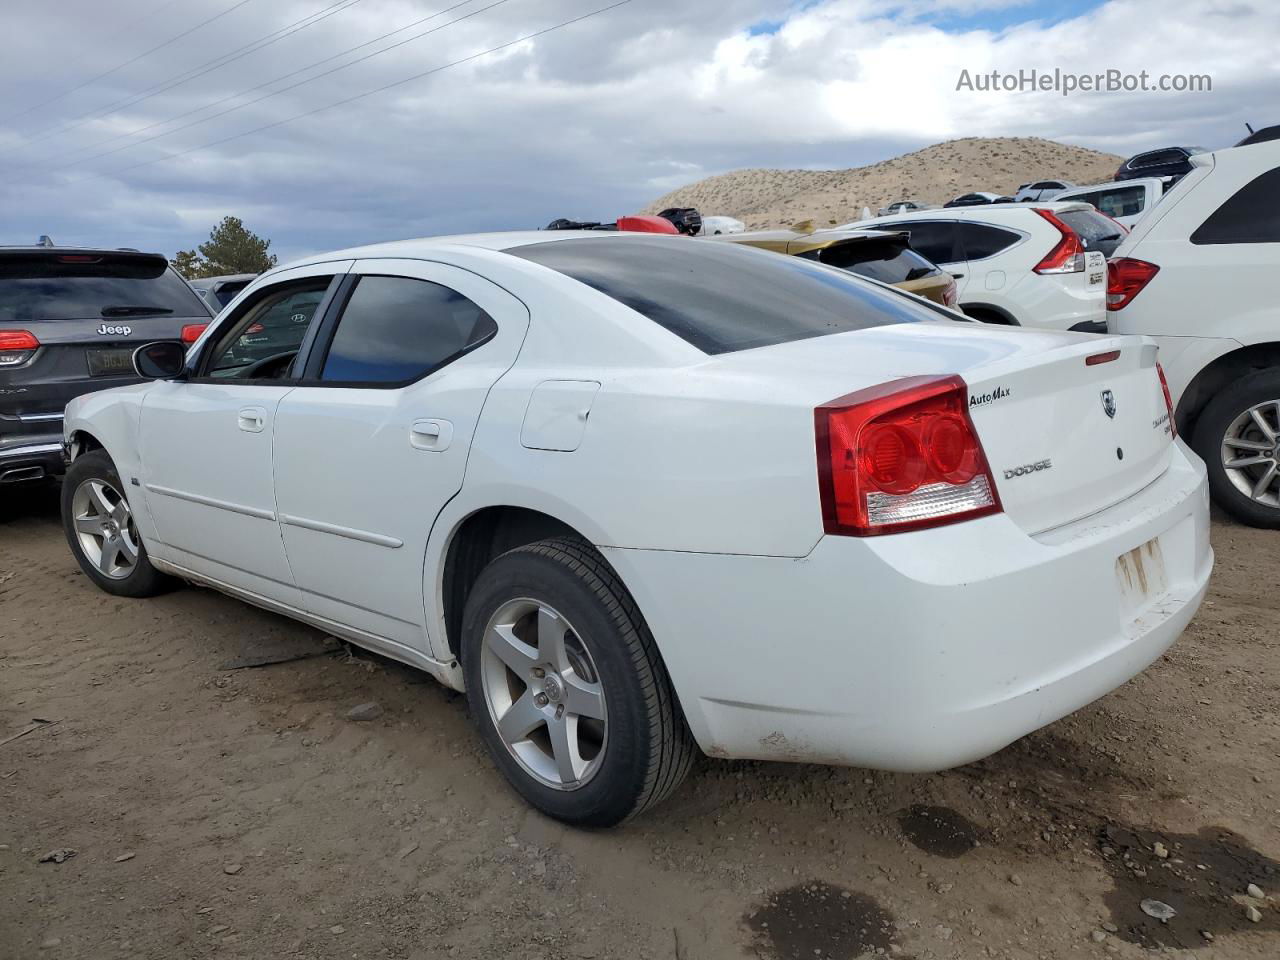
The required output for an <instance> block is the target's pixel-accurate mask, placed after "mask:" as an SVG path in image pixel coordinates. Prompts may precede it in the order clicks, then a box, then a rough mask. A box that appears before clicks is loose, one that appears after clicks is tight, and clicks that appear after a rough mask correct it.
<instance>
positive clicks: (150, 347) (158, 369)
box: [133, 340, 187, 380]
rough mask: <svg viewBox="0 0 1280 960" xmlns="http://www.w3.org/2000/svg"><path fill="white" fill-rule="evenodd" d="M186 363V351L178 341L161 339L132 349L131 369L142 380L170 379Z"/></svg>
mask: <svg viewBox="0 0 1280 960" xmlns="http://www.w3.org/2000/svg"><path fill="white" fill-rule="evenodd" d="M186 365H187V351H186V350H184V349H183V348H182V344H180V343H173V342H172V341H164V340H162V341H160V342H158V343H148V344H144V345H143V346H141V347H139V348H138V349H137V350H135V351H133V369H134V370H135V371H137V374H138V376H140V377H142V378H143V379H144V380H172V379H173V378H174V377H177V376H178V375H179V374H181V373H182V371H183V370H184V369H185V368H186Z"/></svg>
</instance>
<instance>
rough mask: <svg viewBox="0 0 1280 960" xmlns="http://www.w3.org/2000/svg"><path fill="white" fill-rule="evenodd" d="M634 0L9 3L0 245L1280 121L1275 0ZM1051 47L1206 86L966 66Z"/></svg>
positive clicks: (446, 218)
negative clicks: (1184, 3) (966, 142)
mask: <svg viewBox="0 0 1280 960" xmlns="http://www.w3.org/2000/svg"><path fill="white" fill-rule="evenodd" d="M616 3H617V0H463V2H460V0H113V2H111V3H102V2H100V0H59V2H58V3H19V2H16V0H0V28H3V29H2V31H0V32H2V35H3V36H4V37H5V38H6V56H5V57H4V58H3V60H2V61H0V244H11V243H30V242H34V241H35V239H36V237H37V236H39V235H40V234H48V235H50V236H51V237H53V239H54V241H55V242H56V243H58V244H62V245H72V244H77V245H79V244H84V245H103V246H112V247H114V246H129V247H137V248H141V249H147V250H156V251H159V252H162V253H165V254H166V255H170V256H172V254H173V253H174V252H175V251H177V250H179V249H189V248H192V247H194V246H196V245H197V244H198V243H200V242H202V241H203V240H205V239H207V237H208V233H209V230H210V229H211V228H212V226H213V225H214V224H215V223H216V222H217V221H219V220H220V219H221V218H222V217H223V216H224V215H227V214H232V215H235V216H238V217H240V218H241V219H243V220H244V221H245V223H246V225H247V226H248V227H249V228H250V229H252V230H254V231H255V232H257V233H259V234H260V235H262V236H264V237H268V238H270V239H271V241H272V248H271V249H272V251H273V252H275V253H277V254H279V256H280V257H281V260H282V262H283V261H287V260H288V259H290V258H293V257H298V256H302V255H306V254H309V253H313V252H316V251H321V250H328V249H336V248H340V247H346V246H352V245H356V244H362V243H371V242H377V241H382V240H392V239H401V238H405V237H414V236H430V235H437V234H446V233H460V232H470V231H476V230H491V229H524V228H530V227H538V226H543V225H545V224H546V223H547V222H548V221H550V220H552V219H554V218H556V217H571V218H575V219H600V220H612V219H614V218H616V217H617V216H618V215H620V214H625V213H629V212H634V211H636V210H638V209H640V208H641V207H643V206H644V205H645V204H647V203H649V202H650V201H652V200H654V199H656V198H657V197H658V196H660V195H662V194H663V193H665V192H667V191H668V190H670V189H673V188H674V187H677V186H680V185H682V184H684V183H688V182H691V181H693V180H697V179H699V178H701V177H705V176H709V175H712V174H716V173H723V172H726V171H729V170H734V169H739V168H743V167H804V168H814V169H816V168H840V167H850V166H860V165H862V164H866V163H873V162H875V161H878V160H883V159H887V158H889V157H892V156H896V155H898V154H901V153H904V152H908V151H911V150H916V149H919V148H921V147H924V146H927V145H929V144H931V143H937V142H939V141H942V140H948V139H953V138H957V137H986V136H1037V137H1048V138H1051V139H1055V140H1060V141H1063V142H1067V143H1073V144H1079V145H1082V146H1087V147H1093V148H1096V149H1099V150H1106V151H1109V152H1112V153H1118V154H1122V155H1126V156H1127V155H1130V154H1132V153H1135V152H1138V151H1139V150H1143V149H1149V148H1154V147H1158V146H1165V145H1169V144H1198V145H1203V146H1206V147H1208V148H1210V149H1212V148H1216V147H1222V146H1227V145H1230V144H1232V143H1235V142H1236V141H1237V140H1239V139H1240V137H1242V136H1243V135H1244V134H1245V123H1246V122H1250V123H1252V124H1253V125H1254V126H1262V125H1267V124H1271V123H1276V122H1280V116H1277V115H1275V113H1274V112H1272V113H1268V110H1270V111H1276V110H1277V109H1280V58H1277V57H1276V56H1275V51H1276V50H1277V49H1280V14H1278V13H1277V12H1276V9H1275V6H1274V4H1273V2H1272V0H1202V2H1201V3H1198V4H1196V6H1195V11H1194V13H1193V14H1192V13H1187V14H1185V15H1184V14H1178V13H1173V12H1171V11H1172V10H1173V9H1174V8H1172V7H1171V6H1170V4H1169V3H1168V2H1167V0H1105V2H1096V0H1082V2H1069V0H1059V2H1050V0H1029V2H1017V0H944V2H923V0H628V2H624V3H621V4H619V5H614V4H616ZM569 21H573V22H569ZM561 24H564V25H563V26H561ZM1031 69H1035V70H1038V71H1040V72H1042V73H1044V72H1049V73H1052V71H1054V70H1055V69H1058V70H1062V71H1068V72H1074V73H1100V72H1105V71H1107V70H1118V71H1122V72H1128V73H1135V74H1136V73H1138V72H1139V71H1142V70H1146V71H1148V72H1149V74H1150V75H1151V77H1152V78H1153V80H1154V78H1157V77H1159V76H1160V75H1162V74H1170V75H1172V74H1206V75H1208V76H1209V77H1211V80H1212V90H1211V91H1208V92H1181V93H1179V92H1160V91H1147V92H1137V91H1135V92H1090V93H1081V92H1076V93H1074V94H1072V95H1070V96H1063V95H1062V94H1061V93H1059V92H1053V91H1012V92H1004V91H997V92H992V91H989V90H987V91H984V90H978V89H957V86H958V83H959V80H960V78H961V76H962V71H968V75H969V76H970V77H974V76H976V75H979V74H983V73H989V72H990V71H991V70H1000V71H1003V72H1006V73H1016V72H1017V71H1019V70H1031ZM1048 173H1052V171H1048ZM725 212H731V211H716V210H704V211H703V213H704V214H715V213H725Z"/></svg>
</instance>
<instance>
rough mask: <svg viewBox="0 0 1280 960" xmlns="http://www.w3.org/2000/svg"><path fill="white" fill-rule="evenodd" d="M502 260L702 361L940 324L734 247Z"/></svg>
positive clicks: (896, 303)
mask: <svg viewBox="0 0 1280 960" xmlns="http://www.w3.org/2000/svg"><path fill="white" fill-rule="evenodd" d="M506 252H507V253H509V254H512V255H513V256H517V257H522V258H524V259H526V260H531V261H533V262H534V263H539V264H542V265H543V266H545V267H549V268H551V269H552V270H556V271H558V272H560V273H563V274H565V275H566V276H569V277H572V278H573V279H574V280H577V281H579V282H580V283H584V284H586V285H587V286H589V287H592V288H594V289H596V290H599V291H600V292H601V293H603V294H605V295H607V296H610V297H612V298H613V299H614V300H617V301H618V302H619V303H623V304H625V305H626V306H628V307H630V308H631V309H633V310H635V311H636V312H637V313H640V314H642V315H643V316H645V317H648V318H649V319H650V320H652V321H653V322H654V323H656V324H658V325H659V326H661V327H663V328H665V329H667V330H669V331H671V332H672V333H674V334H675V335H676V336H678V337H680V338H681V339H683V340H685V341H687V342H688V343H690V344H692V345H693V346H695V347H697V348H698V349H699V350H701V351H703V352H704V353H711V354H716V353H729V352H731V351H734V350H749V349H752V348H754V347H767V346H772V345H774V344H779V343H789V342H791V341H793V340H804V339H807V338H809V337H821V336H825V335H827V334H831V333H842V332H844V331H847V330H863V329H866V328H868V327H879V326H885V325H887V324H892V323H911V322H915V321H919V320H931V319H935V318H934V316H933V314H932V313H931V312H929V311H928V310H927V309H925V308H922V307H919V306H916V305H915V304H914V303H912V302H911V301H910V299H909V298H907V297H901V296H898V295H895V294H893V293H892V292H889V291H885V290H882V289H879V288H876V287H873V286H871V285H870V284H866V283H864V282H862V281H860V280H858V279H857V278H855V277H851V276H849V275H848V274H846V273H844V272H843V271H840V270H833V269H831V268H830V267H824V266H821V265H819V264H816V263H812V262H810V261H808V260H805V259H802V258H800V257H780V256H778V255H777V254H774V253H769V252H767V251H763V250H750V249H745V248H742V247H739V246H738V245H737V244H730V243H713V242H708V241H703V240H695V239H688V238H682V237H671V238H663V237H657V236H653V237H645V236H631V237H616V238H612V237H601V238H598V239H574V240H559V241H555V242H550V243H535V244H530V245H528V246H524V247H512V248H511V249H509V250H507V251H506Z"/></svg>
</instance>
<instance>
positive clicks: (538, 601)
mask: <svg viewBox="0 0 1280 960" xmlns="http://www.w3.org/2000/svg"><path fill="white" fill-rule="evenodd" d="M462 636H463V648H462V660H463V671H464V673H465V678H466V684H467V701H468V704H469V705H470V708H471V715H472V716H473V717H474V718H475V720H476V722H477V723H478V725H479V727H480V732H481V735H482V736H483V738H484V741H485V744H486V746H487V747H488V749H489V752H490V754H491V755H492V756H493V759H494V762H495V763H496V764H497V766H498V767H499V769H500V770H501V771H502V772H503V774H504V775H505V776H506V778H507V779H508V780H509V781H510V782H511V784H512V786H514V787H515V789H516V790H517V791H518V792H519V793H520V794H521V796H523V797H524V798H525V799H526V800H527V801H528V802H529V803H531V804H532V805H533V806H535V807H536V808H538V809H539V810H541V811H542V812H543V813H545V814H547V815H548V816H551V817H555V818H556V819H558V820H563V821H565V822H566V823H570V824H575V825H578V826H592V827H607V826H613V825H614V824H617V823H620V822H621V821H623V820H626V819H628V818H629V817H633V816H635V815H636V814H638V813H640V812H641V811H643V810H645V809H646V808H648V807H650V806H653V805H654V804H656V803H658V802H659V801H661V800H662V799H664V798H665V797H667V796H668V795H669V794H671V793H672V791H674V790H675V789H676V787H677V786H679V784H680V782H681V781H682V780H683V779H684V777H685V774H686V773H687V772H688V770H689V767H690V765H691V764H692V762H693V758H694V755H695V750H696V748H695V745H694V742H693V737H692V735H691V734H690V733H689V729H688V727H687V725H686V724H685V721H684V716H683V715H682V714H681V712H680V708H679V705H678V704H677V703H676V698H675V694H674V692H673V691H672V688H671V681H670V678H669V677H668V675H667V671H666V668H665V667H664V666H663V663H662V659H661V657H659V655H658V650H657V647H656V645H655V644H654V641H653V636H652V635H651V634H650V633H649V628H648V627H647V626H646V625H645V622H644V619H643V618H642V617H641V616H640V612H639V610H637V609H636V605H635V601H634V600H632V598H631V595H630V594H629V593H628V592H627V589H626V587H624V586H623V585H622V583H621V581H620V580H619V579H618V577H617V575H616V574H615V573H614V572H613V570H612V569H611V568H610V567H609V565H608V563H607V562H606V561H605V560H604V558H603V557H601V556H600V554H599V553H597V552H596V551H595V550H594V549H592V548H591V547H590V546H589V545H587V544H585V543H582V542H580V541H576V540H568V539H555V540H543V541H540V542H538V543H533V544H530V545H528V546H524V547H519V548H517V549H515V550H512V551H510V552H508V553H505V554H503V555H502V556H500V557H498V558H496V559H495V560H493V561H492V562H491V563H490V564H489V565H488V566H487V567H485V569H484V570H483V571H482V572H481V573H480V576H479V578H478V579H477V580H476V584H475V586H474V587H473V588H472V590H471V594H470V596H469V597H468V598H467V604H466V610H465V612H464V614H463V634H462Z"/></svg>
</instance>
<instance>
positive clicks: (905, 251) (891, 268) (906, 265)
mask: <svg viewBox="0 0 1280 960" xmlns="http://www.w3.org/2000/svg"><path fill="white" fill-rule="evenodd" d="M814 252H815V253H816V254H817V257H816V259H817V260H818V262H819V263H825V264H827V266H830V267H839V268H840V269H841V270H850V271H852V272H853V273H856V274H858V275H859V276H863V277H870V278H871V279H872V280H879V281H880V282H881V283H907V282H909V281H911V280H919V279H920V278H921V277H929V276H932V275H933V274H935V273H939V272H941V271H939V270H938V268H937V267H935V266H934V265H933V264H932V263H930V262H929V261H928V260H926V259H925V258H924V257H922V256H920V254H918V253H916V252H915V251H914V250H912V249H911V248H910V247H908V246H907V245H906V244H905V243H903V242H901V241H895V240H860V241H855V242H852V243H842V244H839V245H837V246H834V247H827V248H826V249H824V250H817V251H814Z"/></svg>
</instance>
